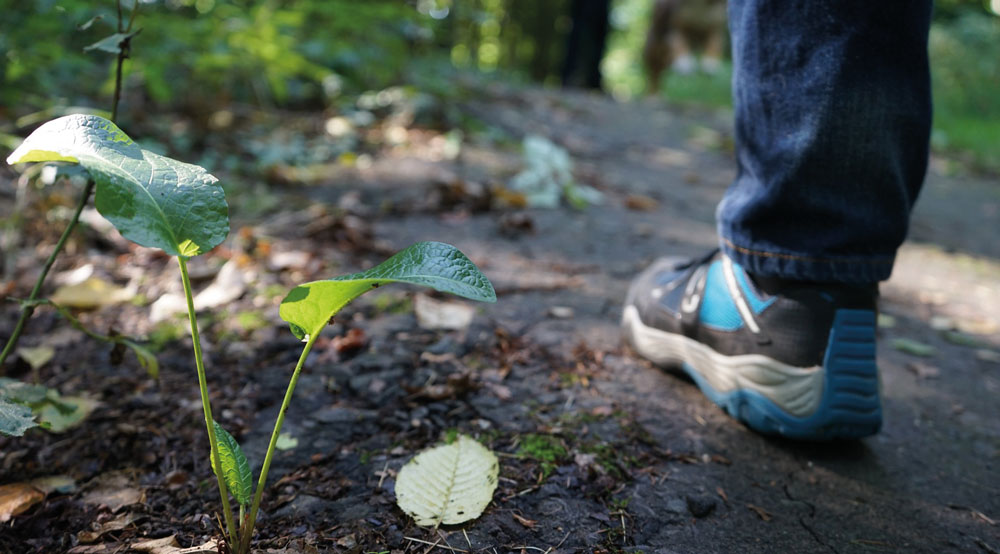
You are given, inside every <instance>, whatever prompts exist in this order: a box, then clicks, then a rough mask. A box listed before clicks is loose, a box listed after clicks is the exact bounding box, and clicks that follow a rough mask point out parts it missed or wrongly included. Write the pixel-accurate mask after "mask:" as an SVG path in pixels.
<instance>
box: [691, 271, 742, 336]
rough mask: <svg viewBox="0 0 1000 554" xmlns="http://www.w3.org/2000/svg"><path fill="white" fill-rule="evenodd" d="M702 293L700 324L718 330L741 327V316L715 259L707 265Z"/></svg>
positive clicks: (730, 329)
mask: <svg viewBox="0 0 1000 554" xmlns="http://www.w3.org/2000/svg"><path fill="white" fill-rule="evenodd" d="M702 295H703V296H704V298H702V300H701V310H700V311H699V312H698V321H699V322H700V323H701V324H702V325H705V326H706V327H711V328H713V329H718V330H720V331H736V330H737V329H739V328H740V327H743V318H742V317H740V312H739V310H737V309H736V303H735V302H733V298H732V296H730V295H729V289H728V288H727V287H726V278H725V276H724V275H723V274H722V262H721V261H718V260H716V261H714V262H712V265H710V266H709V267H708V275H707V276H706V277H705V290H704V292H702Z"/></svg>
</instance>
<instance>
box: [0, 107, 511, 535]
mask: <svg viewBox="0 0 1000 554" xmlns="http://www.w3.org/2000/svg"><path fill="white" fill-rule="evenodd" d="M7 161H8V163H12V164H13V163H23V162H50V161H56V162H68V163H77V164H80V165H81V166H82V167H83V168H84V169H86V170H87V172H88V173H89V174H90V177H91V180H92V181H94V182H95V183H96V187H97V195H96V201H95V203H96V206H97V210H98V211H99V212H100V213H101V215H103V216H104V217H105V218H107V219H108V220H109V221H110V222H111V223H112V224H113V225H114V226H115V227H116V228H117V229H118V231H119V232H120V233H121V234H122V236H124V237H125V238H127V239H129V240H131V241H133V242H135V243H137V244H140V245H143V246H148V247H153V248H159V249H161V250H163V251H164V252H166V253H168V254H170V255H172V256H175V257H176V258H177V262H178V266H179V268H180V273H181V281H182V283H183V285H184V295H185V298H186V300H187V308H188V319H189V322H190V325H191V338H192V342H193V347H194V357H195V367H196V371H197V375H198V385H199V389H200V392H201V402H202V410H203V413H204V416H205V426H206V429H207V433H208V438H209V445H210V460H211V467H212V468H213V470H214V472H215V475H216V480H217V484H218V487H219V492H220V497H221V500H222V511H223V517H224V519H225V526H226V528H225V530H224V533H225V534H226V541H227V542H228V544H229V545H230V549H231V550H232V551H235V552H237V553H238V554H245V553H247V552H249V551H250V541H251V539H252V537H253V529H254V525H255V523H256V519H257V513H258V511H259V509H260V502H261V497H262V495H263V492H264V487H265V485H266V483H267V473H268V470H269V468H270V466H271V460H272V458H273V456H274V451H275V449H276V448H277V446H278V440H279V438H280V435H281V427H282V424H283V422H284V418H285V413H286V412H287V410H288V407H289V406H290V405H291V399H292V395H293V393H294V391H295V385H296V383H297V382H298V379H299V375H300V373H301V372H302V368H303V366H304V365H305V361H306V358H307V357H308V355H309V351H310V350H311V349H312V347H313V345H314V344H315V342H316V339H317V338H318V337H319V334H320V332H321V331H322V330H323V328H324V327H326V325H327V324H328V323H329V321H330V320H331V318H333V317H334V315H336V314H337V312H339V311H340V310H341V309H342V308H343V307H344V306H346V305H347V304H348V303H350V302H351V301H352V300H354V299H355V298H357V297H359V296H361V295H362V294H364V293H365V292H368V291H370V290H373V289H375V288H378V287H380V286H382V285H386V284H390V283H409V284H413V285H421V286H426V287H430V288H433V289H435V290H438V291H440V292H446V293H450V294H455V295H457V296H461V297H465V298H468V299H471V300H478V301H483V302H495V301H496V293H495V291H494V289H493V285H492V284H490V282H489V280H488V279H487V278H486V277H485V276H484V275H483V274H482V273H481V272H480V271H479V269H478V268H477V267H476V266H475V264H473V263H472V262H471V261H470V260H469V259H468V258H467V257H466V256H465V255H464V254H462V253H461V252H460V251H458V250H457V249H456V248H455V247H453V246H450V245H447V244H443V243H439V242H421V243H417V244H414V245H412V246H410V247H409V248H406V249H405V250H402V251H400V252H399V253H397V254H396V255H394V256H392V257H391V258H389V259H388V260H386V261H385V262H383V263H381V264H379V265H378V266H375V267H373V268H372V269H369V270H367V271H363V272H360V273H354V274H351V275H345V276H342V277H336V278H333V279H330V280H324V281H313V282H311V283H306V284H303V285H300V286H298V287H295V288H294V289H292V291H291V292H289V293H288V295H287V296H286V297H285V299H284V300H283V301H282V303H281V307H280V311H279V313H280V315H281V317H282V319H284V320H285V321H286V322H288V324H289V327H290V328H291V331H292V333H294V334H295V335H296V336H297V337H298V338H300V339H302V341H303V342H304V343H305V344H304V346H303V348H302V353H301V354H300V356H299V359H298V362H297V363H296V365H295V369H294V371H293V372H292V375H291V378H290V380H289V383H288V388H287V389H286V391H285V396H284V399H283V400H282V403H281V407H280V409H279V410H278V416H277V420H276V421H275V424H274V429H273V430H272V433H271V440H270V443H269V444H268V447H267V452H266V453H265V456H264V461H263V464H262V467H261V471H260V476H259V478H258V480H257V486H256V489H253V487H252V474H251V471H250V464H249V463H248V461H247V459H246V456H245V455H244V454H243V452H242V450H241V449H240V446H239V444H238V443H237V442H236V440H235V439H234V438H233V437H232V436H231V435H230V434H229V433H228V432H226V431H225V430H224V429H223V428H222V427H220V426H219V425H218V424H217V423H216V422H215V420H214V419H213V418H212V408H211V404H210V402H209V397H208V386H207V384H206V378H205V367H204V363H203V361H202V351H201V341H200V337H199V333H198V322H197V319H196V317H195V311H194V300H193V295H192V292H191V282H190V279H189V276H188V270H187V259H188V258H189V257H191V256H196V255H198V254H202V253H204V252H207V251H208V250H211V249H212V248H214V247H215V246H217V245H218V244H220V243H221V242H222V240H223V239H224V238H225V237H226V235H227V234H228V232H229V217H228V206H227V204H226V200H225V195H224V194H223V191H222V187H221V186H219V185H218V182H217V179H216V178H215V177H213V176H212V175H210V174H208V173H207V172H206V171H205V170H204V169H203V168H201V167H198V166H195V165H190V164H185V163H182V162H178V161H176V160H173V159H170V158H167V157H164V156H160V155H158V154H154V153H152V152H149V151H146V150H143V149H141V148H139V147H138V146H137V145H136V144H135V143H134V142H133V141H132V139H130V138H129V137H128V136H127V135H126V134H125V133H124V132H122V131H121V129H119V128H118V127H116V126H115V125H114V124H113V123H111V122H110V121H108V120H106V119H102V118H100V117H97V116H86V115H73V116H67V117H63V118H59V119H56V120H53V121H50V122H49V123H46V124H45V125H42V126H41V127H39V128H38V129H37V130H36V131H35V132H34V133H32V134H31V136H29V137H28V138H27V139H25V141H24V143H23V144H22V145H21V146H20V147H18V148H17V149H16V150H15V151H14V153H13V154H11V156H10V157H9V158H8V160H7ZM11 406H14V405H11ZM0 408H4V407H3V406H0ZM20 408H21V407H20V406H14V407H13V408H11V409H10V410H8V411H9V412H10V414H8V415H9V416H10V417H11V418H12V420H13V421H15V422H16V423H17V424H21V425H23V424H24V421H23V419H24V417H25V414H24V413H23V410H21V409H20ZM3 415H4V414H3V412H2V410H0V416H3ZM251 491H253V494H252V495H251ZM230 495H232V496H233V498H234V499H235V500H236V502H237V504H238V505H239V519H238V520H237V519H235V518H234V517H233V511H232V508H231V505H230V501H229V496H230ZM248 507H249V512H247V508H248ZM237 521H238V522H239V523H238V524H237Z"/></svg>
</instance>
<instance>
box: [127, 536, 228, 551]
mask: <svg viewBox="0 0 1000 554" xmlns="http://www.w3.org/2000/svg"><path fill="white" fill-rule="evenodd" d="M129 548H131V549H132V550H138V551H140V552H149V554H209V553H211V554H218V552H219V543H218V541H216V540H215V539H209V540H208V542H206V543H205V544H202V545H200V546H192V547H189V548H181V547H180V546H178V544H177V538H176V537H175V536H174V535H170V536H169V537H163V538H162V539H152V540H148V541H142V542H136V543H132V544H131V545H129Z"/></svg>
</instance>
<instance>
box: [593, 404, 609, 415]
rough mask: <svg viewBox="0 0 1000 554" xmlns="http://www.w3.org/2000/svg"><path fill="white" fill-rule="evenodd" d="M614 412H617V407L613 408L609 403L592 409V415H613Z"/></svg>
mask: <svg viewBox="0 0 1000 554" xmlns="http://www.w3.org/2000/svg"><path fill="white" fill-rule="evenodd" d="M614 413H615V409H614V408H612V407H611V406H609V405H607V404H604V405H601V406H594V407H593V408H592V409H591V410H590V415H592V416H597V417H608V416H610V415H612V414H614Z"/></svg>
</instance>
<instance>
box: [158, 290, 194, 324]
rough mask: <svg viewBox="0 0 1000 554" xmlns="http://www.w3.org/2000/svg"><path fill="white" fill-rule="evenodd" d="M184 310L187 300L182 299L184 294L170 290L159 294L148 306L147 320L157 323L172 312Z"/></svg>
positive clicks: (185, 309)
mask: <svg viewBox="0 0 1000 554" xmlns="http://www.w3.org/2000/svg"><path fill="white" fill-rule="evenodd" d="M185 311H187V300H185V299H184V296H182V295H180V294H176V293H172V292H171V293H167V294H164V295H161V296H160V297H159V298H157V299H156V301H155V302H153V304H152V305H151V306H150V307H149V320H150V321H151V322H152V323H159V322H161V321H163V320H165V319H168V318H169V317H170V316H172V315H174V314H179V313H183V312H185Z"/></svg>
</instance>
